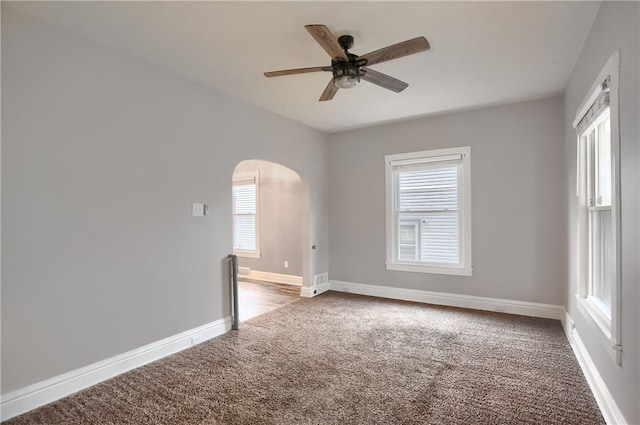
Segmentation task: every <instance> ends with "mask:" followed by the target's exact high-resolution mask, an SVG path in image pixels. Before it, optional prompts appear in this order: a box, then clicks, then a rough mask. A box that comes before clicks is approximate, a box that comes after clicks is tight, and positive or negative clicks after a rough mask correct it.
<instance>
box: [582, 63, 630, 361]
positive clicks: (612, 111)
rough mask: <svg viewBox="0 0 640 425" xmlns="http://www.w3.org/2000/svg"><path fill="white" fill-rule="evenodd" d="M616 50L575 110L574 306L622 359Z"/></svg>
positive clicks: (617, 358) (612, 352)
mask: <svg viewBox="0 0 640 425" xmlns="http://www.w3.org/2000/svg"><path fill="white" fill-rule="evenodd" d="M617 63H618V56H617V53H616V54H614V55H613V56H612V58H611V59H610V60H609V62H608V63H607V65H606V66H605V68H604V69H603V70H602V72H601V75H600V76H599V77H598V79H597V80H596V83H595V84H594V87H593V88H592V90H591V91H590V93H589V96H588V97H587V99H586V100H585V102H583V106H582V108H581V109H580V110H579V111H578V114H576V119H575V121H574V127H575V128H576V133H577V140H578V149H577V165H578V167H577V179H578V180H577V195H578V203H579V209H578V211H579V217H578V222H579V232H578V238H579V239H578V250H579V251H578V260H579V261H578V263H579V273H578V279H579V282H578V308H579V309H580V311H581V312H582V313H583V314H584V315H586V316H587V317H589V318H591V319H592V322H593V323H594V324H595V325H596V327H597V328H598V329H600V331H601V332H600V334H601V335H602V336H604V338H602V340H603V341H604V343H605V344H606V345H608V346H609V347H612V348H613V350H609V352H610V353H611V354H612V355H613V356H615V358H616V362H618V363H619V362H620V349H621V348H620V327H619V307H618V305H619V297H620V285H619V283H620V279H619V266H618V262H619V254H618V253H619V249H618V244H619V240H620V228H619V226H620V220H619V207H618V205H619V204H618V202H619V199H620V198H619V187H620V179H619V173H618V171H617V170H618V167H619V142H618V141H619V136H618V135H619V129H618V127H617V116H618V111H617V94H618V93H617V69H618V66H617Z"/></svg>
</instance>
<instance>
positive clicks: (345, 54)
mask: <svg viewBox="0 0 640 425" xmlns="http://www.w3.org/2000/svg"><path fill="white" fill-rule="evenodd" d="M305 28H306V29H307V31H309V33H310V34H311V35H312V36H313V38H315V40H316V41H317V42H318V44H320V46H321V47H322V48H323V49H324V50H325V51H326V52H327V53H328V54H329V56H331V66H316V67H310V68H297V69H286V70H282V71H271V72H265V73H264V75H265V77H279V76H282V75H293V74H303V73H307V72H317V71H325V72H328V71H331V72H332V73H333V78H332V79H331V80H330V81H329V84H328V85H327V87H325V89H324V91H323V92H322V95H321V96H320V101H321V102H322V101H326V100H331V99H333V97H334V96H335V95H336V93H337V92H338V89H350V88H353V87H355V86H357V85H358V83H359V82H360V79H363V80H365V81H368V82H370V83H372V84H375V85H377V86H380V87H383V88H385V89H388V90H391V91H394V92H396V93H399V92H401V91H402V90H404V89H406V88H407V87H408V86H409V84H407V83H405V82H404V81H400V80H397V79H395V78H393V77H390V76H389V75H386V74H383V73H381V72H377V71H374V70H372V69H370V68H366V66H368V65H374V64H377V63H381V62H386V61H389V60H392V59H397V58H401V57H403V56H408V55H412V54H414V53H419V52H424V51H426V50H429V49H430V46H429V42H428V41H427V39H426V38H424V37H416V38H413V39H411V40H407V41H403V42H401V43H398V44H394V45H391V46H388V47H383V48H382V49H379V50H375V51H373V52H370V53H367V54H365V55H362V56H358V55H354V54H353V53H349V49H350V48H351V47H353V37H352V36H350V35H342V36H340V37H339V38H336V37H335V36H334V35H333V34H332V33H331V31H329V28H327V27H326V26H324V25H306V26H305Z"/></svg>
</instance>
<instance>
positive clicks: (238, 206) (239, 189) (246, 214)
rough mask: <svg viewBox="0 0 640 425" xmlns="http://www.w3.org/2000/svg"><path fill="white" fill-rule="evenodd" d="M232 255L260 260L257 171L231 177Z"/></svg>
mask: <svg viewBox="0 0 640 425" xmlns="http://www.w3.org/2000/svg"><path fill="white" fill-rule="evenodd" d="M232 193H233V253H234V254H236V255H238V256H240V257H250V258H260V231H259V230H260V226H259V215H258V210H259V203H260V202H259V199H260V175H259V172H258V171H251V172H242V173H234V175H233V187H232Z"/></svg>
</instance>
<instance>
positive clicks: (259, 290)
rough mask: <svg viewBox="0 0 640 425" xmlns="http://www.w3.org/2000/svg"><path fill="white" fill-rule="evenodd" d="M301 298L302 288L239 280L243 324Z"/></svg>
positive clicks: (239, 308) (239, 301)
mask: <svg viewBox="0 0 640 425" xmlns="http://www.w3.org/2000/svg"><path fill="white" fill-rule="evenodd" d="M298 298H300V287H299V286H294V285H284V284H280V283H271V282H262V281H257V280H246V279H240V280H238V316H239V319H240V321H241V322H243V321H245V320H247V319H250V318H252V317H256V316H259V315H261V314H264V313H266V312H268V311H271V310H274V309H276V308H279V307H282V306H283V305H287V304H289V303H292V302H294V301H295V300H297V299H298Z"/></svg>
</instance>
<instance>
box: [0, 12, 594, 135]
mask: <svg viewBox="0 0 640 425" xmlns="http://www.w3.org/2000/svg"><path fill="white" fill-rule="evenodd" d="M3 3H5V4H7V3H6V2H3ZM9 5H10V7H15V8H18V9H21V10H23V11H25V12H26V13H29V14H31V15H32V16H35V17H36V18H39V19H42V20H45V21H48V22H50V23H52V24H54V25H56V26H58V27H62V28H63V29H64V30H66V31H69V32H72V33H76V34H78V35H80V36H83V37H87V38H89V39H92V40H94V41H97V42H98V43H100V44H103V45H106V46H108V47H109V48H111V49H114V50H116V51H119V52H121V53H123V54H125V55H128V56H132V57H136V58H140V59H142V60H144V61H147V62H149V63H152V64H154V65H156V66H159V67H161V68H164V69H166V70H168V71H169V72H171V73H173V74H177V75H179V76H181V77H184V78H187V79H189V80H192V81H195V82H197V83H199V84H202V85H205V86H208V87H211V88H212V89H215V90H217V91H220V92H223V93H225V94H227V95H230V96H232V97H235V98H238V99H241V100H244V101H246V102H249V103H251V104H254V105H256V106H259V107H261V108H264V109H267V110H269V111H272V112H275V113H277V114H280V115H283V116H285V117H287V118H290V119H292V120H295V121H298V122H301V123H304V124H306V125H309V126H311V127H314V128H316V129H319V130H322V131H325V132H329V133H331V132H337V131H342V130H346V129H350V128H357V127H365V126H369V125H374V124H378V123H384V122H391V121H397V120H402V119H407V118H411V117H418V116H425V115H433V114H439V113H443V112H449V111H457V110H464V109H471V108H476V107H481V106H487V105H496V104H503V103H510V102H517V101H522V100H529V99H536V98H542V97H546V96H552V95H554V94H558V93H560V92H562V90H563V89H564V87H565V85H566V82H567V80H568V78H569V75H570V73H571V71H572V70H573V66H574V65H575V63H576V60H577V58H578V55H579V53H580V50H581V48H582V45H583V43H584V41H585V38H586V36H587V34H588V32H589V29H590V27H591V24H592V22H593V20H594V18H595V15H596V13H597V11H598V8H599V6H600V3H599V2H591V1H587V2H582V1H569V2H555V1H548V2H542V1H541V2H517V1H516V2H481V1H476V2H396V1H390V2H384V1H381V2H357V1H354V2H311V1H300V2H269V1H263V2H179V1H176V2H154V1H143V2H126V1H125V2H11V3H9ZM306 24H325V25H327V27H329V29H330V30H331V31H332V32H333V33H334V34H336V35H342V34H351V35H353V36H354V38H355V43H354V47H353V48H352V49H351V51H352V52H353V53H356V54H359V55H362V54H364V53H367V52H370V51H373V50H376V49H379V48H381V47H385V46H388V45H390V44H395V43H398V42H401V41H404V40H407V39H410V38H414V37H417V36H420V35H423V36H425V37H426V38H427V39H428V40H429V43H430V44H431V50H429V51H427V52H423V53H418V54H415V55H412V56H407V57H404V58H400V59H396V60H393V61H389V62H385V63H382V64H378V65H374V66H372V67H371V68H372V69H375V70H376V71H379V72H383V73H386V74H388V75H391V76H393V77H395V78H398V79H400V80H403V81H406V82H407V83H409V87H408V88H407V89H406V90H405V91H403V92H401V93H393V92H391V91H388V90H385V89H383V88H380V87H378V86H375V85H373V84H370V83H368V82H364V81H363V82H361V83H360V84H359V85H358V86H357V87H355V88H353V89H349V90H340V91H339V92H338V94H337V95H336V96H335V98H334V99H333V100H331V101H329V102H319V101H318V98H319V97H320V94H321V93H322V90H323V89H324V87H325V86H326V84H327V83H328V81H329V79H330V77H331V74H330V73H328V72H317V73H309V74H301V75H292V76H284V77H275V78H265V77H264V76H263V72H265V71H274V70H280V69H288V68H300V67H309V66H326V65H329V64H330V58H329V56H328V55H327V53H326V52H325V51H324V50H323V49H322V48H321V47H320V46H319V45H318V44H317V43H316V42H315V41H314V39H313V38H312V37H311V36H310V35H309V33H308V32H307V31H306V30H305V28H304V25H306Z"/></svg>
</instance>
